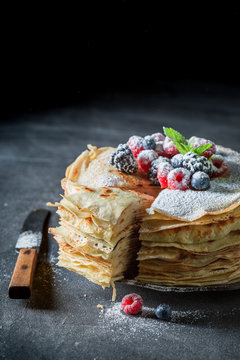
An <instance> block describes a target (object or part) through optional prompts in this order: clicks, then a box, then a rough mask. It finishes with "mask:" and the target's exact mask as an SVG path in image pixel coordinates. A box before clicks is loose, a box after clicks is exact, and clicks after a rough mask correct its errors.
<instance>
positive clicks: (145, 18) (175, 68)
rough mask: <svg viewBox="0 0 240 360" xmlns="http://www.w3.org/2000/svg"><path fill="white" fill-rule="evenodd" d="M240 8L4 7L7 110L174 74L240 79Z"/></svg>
mask: <svg viewBox="0 0 240 360" xmlns="http://www.w3.org/2000/svg"><path fill="white" fill-rule="evenodd" d="M239 15H240V12H239V8H238V7H236V6H226V4H225V5H219V4H218V5H217V6H213V5H211V6H210V5H207V4H201V5H194V6H193V5H188V6H186V5H182V4H181V5H179V4H177V5H176V4H174V3H173V2H171V3H169V4H167V5H166V4H165V5H162V4H161V3H159V2H157V1H114V2H110V1H109V2H108V1H103V2H98V1H89V2H87V4H82V3H81V4H78V6H75V7H74V6H71V7H70V6H69V7H66V6H65V5H59V4H58V6H49V5H48V6H32V5H31V6H30V5H28V6H27V5H25V6H23V5H22V4H21V6H19V5H14V7H12V8H10V7H9V8H6V9H3V11H2V20H3V21H2V25H1V27H2V31H1V54H2V55H1V58H2V65H1V72H2V77H1V90H2V112H1V114H2V117H4V119H6V117H9V116H11V115H12V114H13V113H17V112H32V111H39V110H42V109H46V108H51V107H59V106H60V107H62V106H67V105H72V104H77V105H78V104H82V103H86V102H88V101H90V100H91V99H92V98H95V97H96V94H97V96H98V95H99V94H102V93H109V92H110V93H111V92H114V91H115V92H116V91H117V92H119V91H120V92H126V91H127V92H129V91H130V92H161V91H168V88H169V86H168V85H169V84H170V88H171V84H172V83H173V82H174V83H175V82H179V83H180V84H183V87H184V84H185V82H188V83H189V82H192V83H197V84H198V83H203V84H208V83H214V84H216V85H218V84H220V85H221V84H231V85H232V86H233V87H238V86H239V84H240V76H239V54H238V53H239V51H238V46H239V35H240V31H239ZM201 91H204V87H201Z"/></svg>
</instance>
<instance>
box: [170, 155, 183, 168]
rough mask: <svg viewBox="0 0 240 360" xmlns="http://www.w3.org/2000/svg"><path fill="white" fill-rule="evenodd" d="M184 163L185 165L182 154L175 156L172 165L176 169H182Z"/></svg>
mask: <svg viewBox="0 0 240 360" xmlns="http://www.w3.org/2000/svg"><path fill="white" fill-rule="evenodd" d="M182 163H183V155H182V154H177V155H174V156H173V157H172V159H171V164H172V166H173V167H174V168H180V167H182Z"/></svg>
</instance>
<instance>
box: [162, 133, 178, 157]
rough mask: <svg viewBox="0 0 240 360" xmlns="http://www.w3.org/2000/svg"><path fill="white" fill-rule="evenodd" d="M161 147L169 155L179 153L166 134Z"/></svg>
mask: <svg viewBox="0 0 240 360" xmlns="http://www.w3.org/2000/svg"><path fill="white" fill-rule="evenodd" d="M163 149H164V151H165V153H167V154H169V155H172V156H173V155H176V154H179V151H178V149H177V148H176V146H175V145H174V144H173V142H172V140H171V139H169V137H168V136H166V138H165V140H164V142H163Z"/></svg>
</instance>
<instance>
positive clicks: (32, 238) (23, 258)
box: [8, 209, 50, 299]
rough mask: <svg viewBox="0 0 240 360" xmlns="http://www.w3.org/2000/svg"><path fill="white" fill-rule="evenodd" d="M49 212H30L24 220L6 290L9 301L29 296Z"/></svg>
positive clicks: (39, 210)
mask: <svg viewBox="0 0 240 360" xmlns="http://www.w3.org/2000/svg"><path fill="white" fill-rule="evenodd" d="M49 216H50V212H49V211H47V210H44V209H38V210H35V211H32V212H31V213H30V214H29V215H28V217H27V218H26V220H25V222H24V224H23V227H22V230H21V232H20V235H19V237H18V240H17V243H16V246H15V249H16V250H17V252H19V255H18V258H17V262H16V265H15V268H14V271H13V275H12V279H11V281H10V284H9V288H8V295H9V297H10V298H11V299H28V298H29V297H30V296H31V292H32V285H33V277H34V271H35V268H36V264H37V255H38V252H39V249H40V245H41V242H42V237H43V230H44V228H45V226H44V225H45V223H46V222H47V220H48V218H49Z"/></svg>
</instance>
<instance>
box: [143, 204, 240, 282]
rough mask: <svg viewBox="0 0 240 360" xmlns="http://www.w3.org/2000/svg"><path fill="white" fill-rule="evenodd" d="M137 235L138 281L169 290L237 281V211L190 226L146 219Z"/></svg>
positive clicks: (239, 268) (239, 262)
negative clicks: (167, 287)
mask: <svg viewBox="0 0 240 360" xmlns="http://www.w3.org/2000/svg"><path fill="white" fill-rule="evenodd" d="M140 231H141V232H140V240H141V248H140V251H139V254H138V260H139V274H138V276H137V280H139V281H142V282H145V283H153V284H161V285H170V286H209V285H217V284H221V285H222V284H225V283H227V284H231V283H234V282H238V281H240V207H237V208H236V209H234V210H230V211H229V212H226V213H224V214H219V215H205V216H203V217H202V218H201V219H197V220H195V221H191V222H186V221H179V220H173V219H171V218H168V219H167V218H166V217H164V216H161V215H160V214H155V215H152V216H151V215H149V216H148V217H146V219H145V221H144V222H143V224H142V227H141V230H140Z"/></svg>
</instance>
